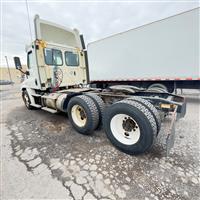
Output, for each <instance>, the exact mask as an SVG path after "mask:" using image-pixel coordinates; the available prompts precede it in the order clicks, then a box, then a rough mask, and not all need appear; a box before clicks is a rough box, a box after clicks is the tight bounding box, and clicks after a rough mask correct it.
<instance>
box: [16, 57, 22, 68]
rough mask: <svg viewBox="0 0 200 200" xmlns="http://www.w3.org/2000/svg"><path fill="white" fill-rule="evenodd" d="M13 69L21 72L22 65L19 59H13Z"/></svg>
mask: <svg viewBox="0 0 200 200" xmlns="http://www.w3.org/2000/svg"><path fill="white" fill-rule="evenodd" d="M14 63H15V68H16V69H19V70H21V69H22V65H21V61H20V58H19V57H14Z"/></svg>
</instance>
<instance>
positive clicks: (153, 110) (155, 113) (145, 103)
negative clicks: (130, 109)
mask: <svg viewBox="0 0 200 200" xmlns="http://www.w3.org/2000/svg"><path fill="white" fill-rule="evenodd" d="M127 99H128V100H132V101H137V102H139V103H141V104H142V105H143V106H145V107H146V108H148V109H149V111H150V112H151V114H152V115H153V117H154V119H155V121H156V125H157V135H158V133H159V131H160V128H161V117H160V114H159V112H158V110H157V109H156V108H155V106H154V105H153V104H151V103H150V102H149V101H148V100H146V99H143V98H141V97H130V98H127Z"/></svg>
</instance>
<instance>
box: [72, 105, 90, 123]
mask: <svg viewBox="0 0 200 200" xmlns="http://www.w3.org/2000/svg"><path fill="white" fill-rule="evenodd" d="M71 114H72V119H73V121H74V122H75V124H76V125H77V126H79V127H83V126H85V124H86V121H87V115H86V112H85V110H84V108H83V107H81V106H80V105H74V106H73V107H72V111H71Z"/></svg>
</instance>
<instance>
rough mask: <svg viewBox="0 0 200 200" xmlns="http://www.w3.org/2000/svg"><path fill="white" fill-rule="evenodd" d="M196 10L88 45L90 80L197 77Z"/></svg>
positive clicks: (197, 40)
mask: <svg viewBox="0 0 200 200" xmlns="http://www.w3.org/2000/svg"><path fill="white" fill-rule="evenodd" d="M199 13H200V9H199V8H197V9H193V10H191V11H188V12H185V13H181V14H178V15H175V16H172V17H169V18H166V19H163V20H160V21H157V22H153V23H151V24H147V25H144V26H141V27H138V28H136V29H132V30H129V31H126V32H123V33H119V34H116V35H113V36H111V37H108V38H105V39H102V40H98V41H96V42H92V43H90V44H89V45H88V59H89V70H90V80H91V81H93V80H134V79H155V78H160V79H176V78H181V79H185V78H188V77H191V78H192V79H199V78H200V72H199V27H200V21H199Z"/></svg>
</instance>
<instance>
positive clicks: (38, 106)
mask: <svg viewBox="0 0 200 200" xmlns="http://www.w3.org/2000/svg"><path fill="white" fill-rule="evenodd" d="M31 106H33V107H35V108H41V107H42V106H41V105H39V104H35V103H32V104H31Z"/></svg>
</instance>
